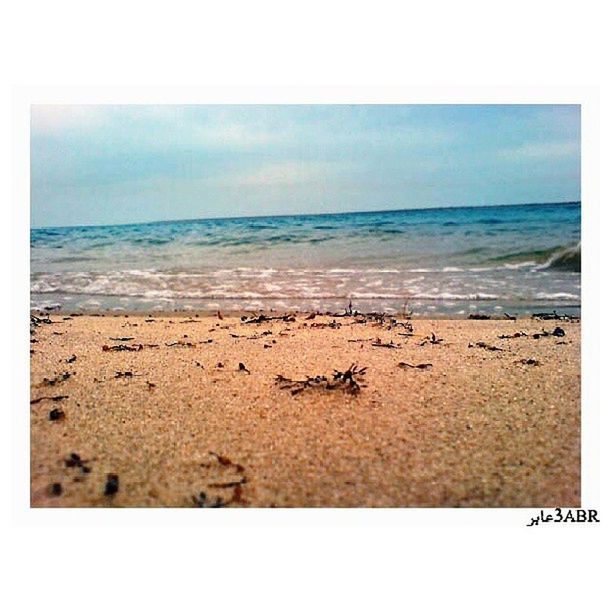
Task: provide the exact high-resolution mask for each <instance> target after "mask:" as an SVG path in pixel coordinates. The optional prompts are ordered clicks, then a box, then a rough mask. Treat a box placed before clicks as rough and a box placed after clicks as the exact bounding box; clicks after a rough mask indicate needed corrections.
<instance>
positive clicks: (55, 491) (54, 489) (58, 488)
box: [49, 482, 62, 497]
mask: <svg viewBox="0 0 612 612" xmlns="http://www.w3.org/2000/svg"><path fill="white" fill-rule="evenodd" d="M61 494H62V485H61V484H60V483H59V482H54V483H53V484H52V485H51V486H50V487H49V495H52V496H53V497H59V496H60V495H61Z"/></svg>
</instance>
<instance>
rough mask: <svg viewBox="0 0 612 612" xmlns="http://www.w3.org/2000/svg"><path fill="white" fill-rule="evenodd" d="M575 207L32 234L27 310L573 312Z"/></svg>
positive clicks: (576, 309) (576, 304)
mask: <svg viewBox="0 0 612 612" xmlns="http://www.w3.org/2000/svg"><path fill="white" fill-rule="evenodd" d="M580 219H581V204H580V202H568V203H561V204H560V203H555V204H524V205H511V206H473V207H454V208H433V209H432V208H429V209H421V210H415V209H411V210H393V211H383V212H357V213H340V214H317V215H288V216H273V217H241V218H225V219H192V220H181V221H163V222H154V223H137V224H131V225H105V226H95V227H93V226H87V227H53V228H34V229H32V230H31V233H30V239H31V274H30V289H31V308H32V309H43V308H47V309H49V310H53V309H58V310H61V311H78V312H94V311H95V312H100V311H112V312H118V313H120V312H124V311H125V312H134V311H142V312H159V311H164V312H167V311H174V310H180V311H185V310H188V311H202V312H206V311H213V312H214V311H217V310H221V311H222V312H226V311H243V312H249V311H260V310H263V311H321V312H342V311H344V310H345V309H346V308H348V307H349V303H350V305H351V308H352V309H353V310H358V311H360V312H385V313H390V314H391V313H404V312H406V313H409V312H412V313H413V315H414V316H440V317H444V316H468V315H470V314H481V313H482V314H490V315H495V314H500V316H501V315H502V314H503V313H508V314H511V315H519V316H520V315H529V314H533V313H535V312H542V311H552V310H556V311H557V312H559V313H565V314H571V315H579V314H580V278H581V275H580Z"/></svg>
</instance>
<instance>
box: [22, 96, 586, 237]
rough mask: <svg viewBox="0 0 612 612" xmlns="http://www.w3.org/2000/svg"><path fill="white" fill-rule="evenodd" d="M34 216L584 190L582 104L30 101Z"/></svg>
mask: <svg viewBox="0 0 612 612" xmlns="http://www.w3.org/2000/svg"><path fill="white" fill-rule="evenodd" d="M30 145H31V154H30V155H31V225H32V227H48V226H68V225H107V224H117V223H136V222H146V221H161V220H172V219H196V218H205V217H238V216H256V215H284V214H311V213H336V212H350V211H369V210H391V209H402V208H432V207H440V206H481V205H492V204H519V203H534V202H564V201H576V200H580V107H579V106H577V105H513V106H505V105H487V106H474V105H448V106H441V105H430V106H427V105H353V106H344V105H341V106H340V105H337V106H334V105H331V106H330V105H309V106H299V105H293V106H292V105H283V106H256V105H251V106H249V105H243V106H240V105H224V106H206V105H201V106H152V105H151V106H134V105H125V106H111V105H93V106H92V105H89V106H57V105H54V106H43V105H34V106H32V114H31V136H30Z"/></svg>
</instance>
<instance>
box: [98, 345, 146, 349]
mask: <svg viewBox="0 0 612 612" xmlns="http://www.w3.org/2000/svg"><path fill="white" fill-rule="evenodd" d="M143 348H144V346H143V345H142V344H131V345H128V344H117V345H115V346H108V344H105V345H104V346H103V347H102V350H103V351H142V349H143Z"/></svg>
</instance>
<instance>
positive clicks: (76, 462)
mask: <svg viewBox="0 0 612 612" xmlns="http://www.w3.org/2000/svg"><path fill="white" fill-rule="evenodd" d="M87 463H89V459H81V457H80V455H77V453H70V457H68V459H64V465H65V466H66V467H68V468H80V469H81V472H83V474H89V472H91V468H90V467H89V466H88V465H86V464H87Z"/></svg>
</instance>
